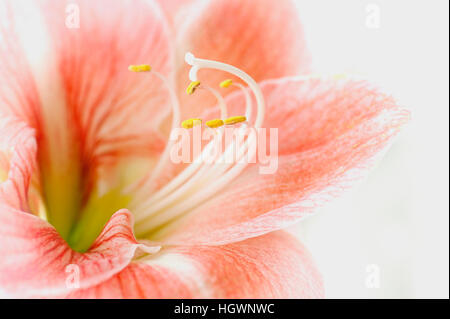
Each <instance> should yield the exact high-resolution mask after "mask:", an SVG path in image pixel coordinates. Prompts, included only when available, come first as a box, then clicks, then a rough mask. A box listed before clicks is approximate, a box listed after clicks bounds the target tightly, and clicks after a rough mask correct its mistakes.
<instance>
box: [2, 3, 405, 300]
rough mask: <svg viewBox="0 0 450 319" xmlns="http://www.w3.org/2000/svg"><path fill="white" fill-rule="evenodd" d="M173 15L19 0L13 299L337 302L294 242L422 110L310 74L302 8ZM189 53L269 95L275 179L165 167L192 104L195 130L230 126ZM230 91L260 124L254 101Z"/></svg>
mask: <svg viewBox="0 0 450 319" xmlns="http://www.w3.org/2000/svg"><path fill="white" fill-rule="evenodd" d="M160 2H161V3H160V4H157V3H153V2H151V1H146V2H144V1H137V0H136V1H122V0H115V1H100V0H98V1H87V0H83V1H82V0H79V1H77V3H78V5H79V14H80V20H79V23H80V25H79V28H78V27H77V25H76V23H75V24H74V25H70V22H74V21H67V19H68V17H69V18H70V15H71V14H76V13H77V12H76V10H75V11H74V12H72V11H71V10H70V8H69V10H68V11H67V15H65V14H64V12H66V11H65V10H66V7H65V3H64V2H62V1H50V0H47V1H38V2H36V6H34V5H32V4H31V3H29V2H24V3H22V2H21V1H2V3H1V5H0V57H1V60H2V64H1V66H0V82H1V86H0V256H1V257H0V294H2V295H5V296H11V297H83V298H84V297H94V298H99V297H100V298H101V297H112V298H139V297H143V298H160V297H165V298H190V297H193V298H197V297H219V298H233V297H234V298H243V297H247V298H253V297H264V298H266V297H305V298H308V297H310V298H315V297H322V296H323V293H324V291H323V283H322V279H321V277H320V275H319V273H318V271H317V270H316V268H315V265H314V263H313V261H312V259H311V256H310V254H309V253H308V252H307V251H306V249H305V248H304V247H303V246H302V245H301V244H300V243H299V242H298V241H297V240H296V239H294V238H293V237H291V236H290V235H288V234H287V233H284V232H283V231H280V229H282V228H284V227H287V226H289V225H292V224H293V223H295V222H297V221H299V220H301V219H302V218H303V217H304V216H306V215H308V214H310V213H311V212H312V211H313V210H314V208H315V207H317V206H318V205H320V204H322V203H323V202H325V201H327V200H329V199H331V198H333V197H335V196H336V195H338V194H339V193H340V192H341V191H342V190H343V189H345V188H347V187H348V186H349V185H350V184H351V182H353V181H355V180H356V179H357V178H358V177H360V176H361V175H362V174H361V173H362V172H364V171H365V170H366V169H367V168H368V167H369V166H370V164H371V163H372V162H373V159H374V156H375V155H376V154H377V153H379V152H380V151H382V150H384V149H385V148H386V146H387V145H388V143H389V141H390V140H391V138H392V137H393V136H394V135H395V134H396V133H397V132H398V130H399V127H400V126H401V124H403V123H404V122H405V121H406V120H407V118H408V113H407V112H406V111H404V110H401V109H400V108H399V107H398V106H397V105H396V104H395V102H394V101H393V100H392V98H391V97H389V96H386V95H384V94H383V93H380V92H379V91H378V90H376V89H374V88H372V87H371V86H370V85H369V84H368V83H366V82H364V81H354V80H347V79H335V78H333V79H319V78H306V79H305V78H302V77H296V76H295V75H298V74H302V73H303V74H304V73H306V72H308V71H309V69H308V62H309V57H308V53H307V51H306V49H305V44H304V42H303V40H302V35H301V32H300V31H301V26H300V24H299V22H298V19H297V16H296V11H295V9H294V7H293V5H292V4H291V3H290V2H289V1H272V0H261V1H239V0H216V1H212V2H204V1H200V2H194V1H189V2H184V3H183V2H179V1H160ZM193 2H194V4H192V3H193ZM160 5H162V6H163V9H161V7H160ZM35 7H36V8H35ZM75 9H76V8H75ZM68 22H69V25H67V23H68ZM187 51H191V52H193V53H194V54H195V56H196V57H200V58H205V59H210V60H215V61H221V62H225V63H227V64H230V65H234V66H236V67H238V68H239V69H242V70H245V72H246V73H247V74H249V75H251V76H252V78H253V79H255V80H256V81H257V82H258V83H259V86H260V88H261V91H262V94H263V96H264V100H265V107H266V109H265V116H263V117H262V118H263V119H264V121H263V123H262V127H265V128H278V132H279V146H278V154H279V157H278V170H277V172H276V173H275V174H260V173H259V171H258V166H257V165H256V164H249V165H246V166H245V168H243V169H242V170H241V171H239V174H237V175H236V176H233V178H231V179H230V181H228V182H227V183H222V184H223V185H221V184H220V183H219V181H224V178H225V177H227V176H229V175H226V174H227V172H221V171H220V170H216V171H214V173H215V174H216V173H217V174H216V175H211V174H212V171H208V174H206V175H205V176H206V178H204V179H201V178H199V179H195V182H194V181H193V180H192V177H191V178H187V179H186V180H183V181H182V183H180V181H179V183H178V184H177V182H176V181H177V176H180V174H183V172H185V170H186V169H189V167H192V166H189V165H184V164H178V165H175V164H173V163H171V162H170V161H168V160H167V158H165V157H163V161H158V159H160V156H163V154H165V151H164V150H165V145H166V140H167V137H168V133H169V132H170V129H171V123H172V120H174V119H177V115H176V114H174V116H172V115H171V110H172V109H171V107H174V103H175V102H173V101H174V96H175V97H178V99H179V103H180V109H179V112H180V114H179V116H180V118H181V119H186V118H192V117H201V118H205V119H212V118H215V117H217V116H219V115H218V113H217V110H216V109H217V108H215V107H214V105H216V100H215V99H214V95H213V94H211V92H210V91H208V90H199V91H198V92H196V93H195V94H193V95H186V94H185V93H184V90H185V88H186V86H187V85H188V84H189V82H190V80H189V77H188V72H189V70H190V69H191V66H190V65H188V64H186V63H184V61H183V57H184V54H185V52H187ZM330 54H332V53H330ZM135 63H150V64H151V66H152V70H155V72H159V73H154V74H152V73H143V74H136V73H132V72H129V71H127V67H128V66H129V65H130V64H135ZM152 72H153V71H152ZM158 74H159V75H161V76H162V77H161V78H158V76H155V75H158ZM198 77H199V78H200V79H201V81H202V84H203V83H204V84H208V85H209V86H211V87H218V83H220V82H221V81H222V80H224V79H225V78H229V77H230V75H226V74H225V73H223V72H219V71H217V70H206V71H201V72H199V75H198ZM232 78H233V79H236V77H232ZM165 79H167V80H165ZM161 80H162V81H161ZM164 81H167V82H164ZM167 83H169V84H170V85H168V86H169V87H172V88H176V89H175V91H172V95H170V93H168V92H170V91H169V88H168V87H167V86H166V84H167ZM236 83H243V82H242V81H236ZM205 87H206V86H205ZM173 92H175V93H173ZM220 92H221V93H222V94H227V92H232V93H230V94H227V95H226V97H225V102H226V105H227V106H228V114H230V115H242V114H243V112H244V110H245V105H246V104H245V103H246V94H247V93H246V92H250V91H247V90H245V89H239V88H237V89H236V90H233V89H232V88H229V89H220ZM253 103H255V101H253ZM175 104H176V103H175ZM259 114H261V113H259ZM155 167H156V168H158V174H155V173H154V169H155ZM185 174H186V173H185ZM185 176H187V175H185ZM194 176H195V175H194ZM178 178H179V177H178ZM174 181H175V182H174ZM171 183H172V184H171ZM175 184H176V185H175ZM170 185H172V186H173V185H175V186H177V187H175V186H174V187H172V186H170ZM183 185H186V186H185V188H184V191H183V192H180V191H178V193H177V189H179V188H180V187H182V186H183ZM219 186H220V187H219ZM208 192H209V193H211V194H209V193H208ZM200 194H201V195H202V196H200ZM204 194H209V195H210V196H206V195H205V196H206V197H205V196H203V195H204ZM133 216H134V217H135V219H136V224H134V222H133ZM105 224H106V226H104V225H105ZM103 227H104V228H103ZM102 229H103V230H102ZM133 230H135V231H136V234H137V238H136V237H135V235H134V231H133ZM68 243H69V244H70V245H69V244H68Z"/></svg>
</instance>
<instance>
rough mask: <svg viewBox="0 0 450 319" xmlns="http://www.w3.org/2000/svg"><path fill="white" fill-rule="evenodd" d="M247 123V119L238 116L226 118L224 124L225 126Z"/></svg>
mask: <svg viewBox="0 0 450 319" xmlns="http://www.w3.org/2000/svg"><path fill="white" fill-rule="evenodd" d="M245 121H247V118H246V117H245V116H242V115H239V116H232V117H229V118H227V119H226V120H225V121H224V123H225V124H226V125H232V124H236V123H240V122H245Z"/></svg>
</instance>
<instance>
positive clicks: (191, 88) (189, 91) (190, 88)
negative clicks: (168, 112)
mask: <svg viewBox="0 0 450 319" xmlns="http://www.w3.org/2000/svg"><path fill="white" fill-rule="evenodd" d="M199 85H200V81H192V82H191V83H190V84H189V85H188V87H187V88H186V93H187V94H189V95H191V94H192V93H194V92H195V89H196V88H197V87H198V86H199Z"/></svg>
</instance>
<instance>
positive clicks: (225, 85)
mask: <svg viewBox="0 0 450 319" xmlns="http://www.w3.org/2000/svg"><path fill="white" fill-rule="evenodd" d="M231 84H233V80H232V79H227V80H224V81H222V82H220V84H219V86H220V87H221V88H225V89H226V88H228V87H229V86H230V85H231Z"/></svg>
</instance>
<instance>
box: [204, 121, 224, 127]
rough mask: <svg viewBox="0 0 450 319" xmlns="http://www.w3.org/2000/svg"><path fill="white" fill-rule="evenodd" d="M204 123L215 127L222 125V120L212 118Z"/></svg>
mask: <svg viewBox="0 0 450 319" xmlns="http://www.w3.org/2000/svg"><path fill="white" fill-rule="evenodd" d="M205 124H206V126H208V127H210V128H217V127H221V126H223V124H224V122H223V121H222V120H221V119H214V120H210V121H208V122H206V123H205Z"/></svg>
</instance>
